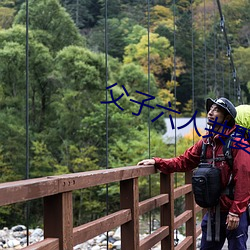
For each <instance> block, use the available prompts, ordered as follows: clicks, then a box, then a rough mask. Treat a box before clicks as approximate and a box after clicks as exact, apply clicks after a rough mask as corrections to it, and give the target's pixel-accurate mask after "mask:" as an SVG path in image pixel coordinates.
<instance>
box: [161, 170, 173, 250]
mask: <svg viewBox="0 0 250 250" xmlns="http://www.w3.org/2000/svg"><path fill="white" fill-rule="evenodd" d="M160 184H161V187H160V192H161V194H169V203H167V204H165V205H163V206H161V226H168V227H169V235H168V236H167V237H166V238H165V239H163V240H162V241H161V249H162V250H173V249H174V177H173V174H168V175H165V174H163V173H161V174H160Z"/></svg>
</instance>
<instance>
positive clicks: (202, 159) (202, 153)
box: [200, 142, 207, 162]
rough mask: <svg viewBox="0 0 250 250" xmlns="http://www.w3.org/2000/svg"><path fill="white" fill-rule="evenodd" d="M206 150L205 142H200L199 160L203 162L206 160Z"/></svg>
mask: <svg viewBox="0 0 250 250" xmlns="http://www.w3.org/2000/svg"><path fill="white" fill-rule="evenodd" d="M206 152H207V144H206V143H204V142H202V148H201V160H200V162H205V160H206Z"/></svg>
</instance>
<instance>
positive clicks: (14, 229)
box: [11, 225, 26, 232]
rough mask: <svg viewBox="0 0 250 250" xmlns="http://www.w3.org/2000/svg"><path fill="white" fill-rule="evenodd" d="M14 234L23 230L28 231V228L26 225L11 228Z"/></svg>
mask: <svg viewBox="0 0 250 250" xmlns="http://www.w3.org/2000/svg"><path fill="white" fill-rule="evenodd" d="M11 230H12V231H13V232H20V231H23V230H26V227H25V226H24V225H17V226H14V227H12V228H11Z"/></svg>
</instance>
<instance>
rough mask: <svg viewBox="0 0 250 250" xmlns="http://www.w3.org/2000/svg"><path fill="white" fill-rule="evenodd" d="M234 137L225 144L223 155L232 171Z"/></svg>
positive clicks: (229, 138)
mask: <svg viewBox="0 0 250 250" xmlns="http://www.w3.org/2000/svg"><path fill="white" fill-rule="evenodd" d="M232 139H233V138H232V137H231V136H229V137H228V138H227V139H226V140H225V141H224V142H225V144H224V145H223V154H224V156H225V159H226V162H227V163H228V165H229V167H230V169H231V170H232V169H233V156H232V148H231V144H232Z"/></svg>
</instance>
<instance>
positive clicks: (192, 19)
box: [191, 0, 195, 144]
mask: <svg viewBox="0 0 250 250" xmlns="http://www.w3.org/2000/svg"><path fill="white" fill-rule="evenodd" d="M191 26H192V27H191V30H192V33H191V36H192V73H191V79H192V109H193V112H192V113H194V111H195V104H194V94H195V93H194V10H193V0H191ZM194 135H195V133H194V124H193V144H194Z"/></svg>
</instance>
